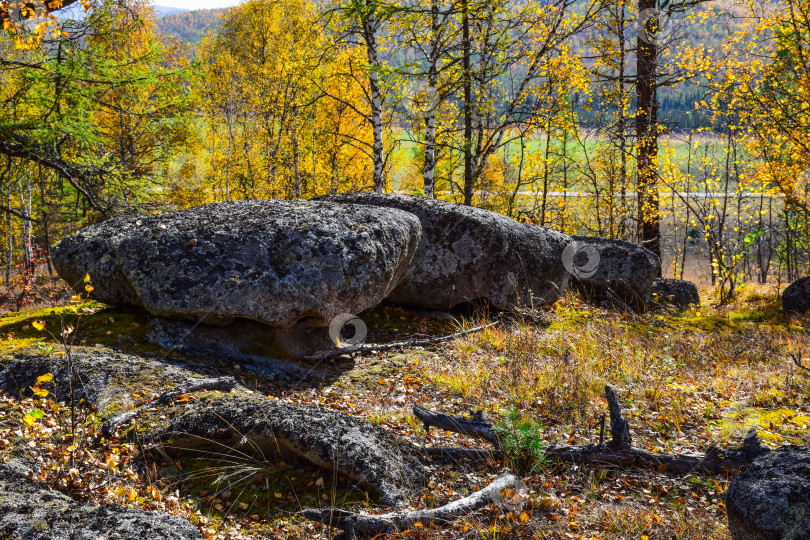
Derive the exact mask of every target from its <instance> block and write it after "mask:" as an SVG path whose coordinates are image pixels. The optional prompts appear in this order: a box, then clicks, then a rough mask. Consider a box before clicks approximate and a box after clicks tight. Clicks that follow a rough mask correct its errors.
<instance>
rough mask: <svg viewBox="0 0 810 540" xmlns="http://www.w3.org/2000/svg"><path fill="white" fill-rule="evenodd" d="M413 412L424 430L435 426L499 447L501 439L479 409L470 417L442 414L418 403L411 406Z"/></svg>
mask: <svg viewBox="0 0 810 540" xmlns="http://www.w3.org/2000/svg"><path fill="white" fill-rule="evenodd" d="M413 414H414V416H416V417H417V418H418V419H420V420H421V421H422V423H423V424H424V426H425V431H430V427H431V426H433V427H437V428H439V429H443V430H446V431H453V432H455V433H461V434H462V435H467V436H469V437H475V438H478V439H484V440H485V441H488V442H490V443H492V444H493V445H495V447H497V448H500V445H501V440H500V437H498V434H497V433H495V428H494V426H493V425H492V423H491V422H489V421H488V420H484V416H483V413H482V412H481V411H479V412H478V413H475V414H474V416H472V417H471V418H465V417H463V416H455V415H452V414H442V413H436V412H433V411H431V410H430V409H428V408H426V407H423V406H421V405H418V404H414V406H413Z"/></svg>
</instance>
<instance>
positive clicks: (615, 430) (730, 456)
mask: <svg viewBox="0 0 810 540" xmlns="http://www.w3.org/2000/svg"><path fill="white" fill-rule="evenodd" d="M605 397H606V398H607V401H608V410H609V413H610V431H611V435H612V439H611V440H610V441H609V442H608V443H607V444H590V445H549V446H546V447H545V448H543V453H544V455H545V456H547V457H549V458H553V459H557V460H559V461H563V462H574V463H599V464H604V465H616V466H619V467H651V468H655V469H658V470H662V471H665V472H670V473H676V474H684V473H692V472H702V473H709V474H718V473H723V472H733V471H739V470H741V469H743V468H745V467H747V466H748V465H749V464H750V463H751V462H752V461H753V460H754V459H756V458H757V457H759V456H761V455H763V454H765V453H767V452H769V451H770V449H769V448H767V447H764V446H762V444H761V442H760V440H759V436H758V435H757V431H756V428H751V430H750V431H749V432H748V434H747V435H746V437H745V440H744V441H743V444H742V446H741V447H740V448H736V449H731V450H726V451H723V450H720V449H718V448H716V447H714V446H710V447H709V448H708V449H707V450H706V452H705V453H701V452H682V453H677V454H668V453H658V452H651V451H649V450H644V449H642V448H638V447H636V446H633V445H632V439H631V437H630V426H629V424H628V422H627V420H626V419H625V418H624V416H623V415H622V411H621V406H620V404H619V400H618V397H617V396H616V393H615V392H614V391H613V389H612V388H610V387H609V386H605ZM413 409H414V411H413V412H414V415H415V416H416V417H417V418H419V419H420V420H422V422H423V423H424V424H425V426H426V427H429V426H435V427H438V428H441V429H445V430H448V431H453V432H456V433H461V434H462V435H467V436H471V437H476V438H479V439H483V440H486V441H488V442H490V443H492V444H493V445H494V446H495V447H496V449H498V450H500V449H501V443H500V437H499V435H498V434H497V431H496V430H495V427H494V426H493V424H492V423H491V422H490V421H488V420H485V419H484V418H483V417H481V416H480V415H479V416H476V417H475V418H473V419H470V418H465V417H463V416H454V415H449V414H440V413H435V412H432V411H430V410H428V409H426V408H425V407H422V406H421V405H414V408H413ZM442 452H444V453H445V454H449V453H450V452H449V451H448V449H442Z"/></svg>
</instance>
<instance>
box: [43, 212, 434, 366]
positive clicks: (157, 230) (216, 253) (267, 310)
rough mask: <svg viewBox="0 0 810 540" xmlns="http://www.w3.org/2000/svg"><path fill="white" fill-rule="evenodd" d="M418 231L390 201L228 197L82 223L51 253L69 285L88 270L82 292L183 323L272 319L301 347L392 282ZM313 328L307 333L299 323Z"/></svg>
mask: <svg viewBox="0 0 810 540" xmlns="http://www.w3.org/2000/svg"><path fill="white" fill-rule="evenodd" d="M420 232H421V226H420V224H419V220H418V219H417V218H416V217H415V216H413V215H412V214H409V213H407V212H402V211H398V210H389V211H387V212H380V211H379V210H378V209H374V208H370V207H368V206H360V205H341V204H334V203H327V202H314V201H280V200H259V201H256V200H254V201H235V202H225V203H216V204H208V205H204V206H199V207H196V208H191V209H188V210H180V211H176V212H170V213H167V214H161V215H148V216H137V217H121V218H115V219H111V220H109V221H106V222H104V223H100V224H97V225H91V226H89V227H86V228H84V229H82V230H80V231H79V232H77V233H75V234H73V235H71V236H68V237H66V238H64V239H63V240H62V241H61V242H60V243H59V244H58V245H57V246H56V248H55V250H54V254H53V263H54V266H55V267H56V269H57V271H58V272H59V274H60V275H61V276H62V277H63V278H64V279H65V280H66V281H67V282H68V284H70V285H71V286H72V287H73V288H74V289H75V290H76V291H77V292H84V290H85V283H84V282H83V278H84V277H85V275H87V274H89V275H90V277H91V282H92V292H91V293H90V296H91V298H94V299H96V300H99V301H101V302H104V303H107V304H112V305H124V306H126V305H128V306H137V307H140V308H143V309H145V310H147V311H148V312H150V313H152V314H154V315H158V316H160V317H165V318H170V319H178V320H188V321H193V322H195V323H196V322H200V321H201V322H203V323H205V324H212V325H228V324H230V323H231V322H233V321H234V320H235V319H247V320H249V321H255V322H258V323H261V324H263V325H270V326H272V327H275V328H282V329H285V330H289V334H290V335H293V336H295V341H296V343H300V342H301V341H302V340H303V341H307V342H309V343H306V344H304V345H305V347H304V348H305V349H307V350H295V351H293V353H292V355H293V356H298V355H303V356H305V355H306V354H307V353H308V352H310V353H311V352H314V351H317V350H322V349H323V348H324V347H328V345H329V340H328V330H326V329H327V328H328V325H329V324H330V322H331V321H332V320H333V319H334V318H336V317H337V316H339V315H341V314H345V313H348V314H356V313H359V312H361V311H363V310H365V309H368V308H371V307H373V306H375V305H377V304H378V303H379V302H380V301H381V300H382V299H383V298H385V297H386V296H387V295H388V294H389V293H390V292H391V291H392V290H393V288H394V287H395V285H396V284H397V283H398V282H399V280H400V278H401V277H402V275H403V274H404V272H405V270H406V269H407V267H408V263H409V262H410V260H411V257H412V256H413V254H414V252H415V250H416V246H417V245H418V243H419V238H420ZM302 328H303V329H304V330H302ZM313 328H314V329H318V331H317V332H316V334H317V335H314V334H313V335H308V334H307V332H306V331H305V330H306V329H313ZM276 337H277V336H276ZM282 341H283V340H282Z"/></svg>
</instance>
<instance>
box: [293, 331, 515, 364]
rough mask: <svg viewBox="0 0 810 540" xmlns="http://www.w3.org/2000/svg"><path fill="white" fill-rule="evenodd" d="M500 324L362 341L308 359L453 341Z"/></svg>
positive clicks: (316, 360) (321, 358)
mask: <svg viewBox="0 0 810 540" xmlns="http://www.w3.org/2000/svg"><path fill="white" fill-rule="evenodd" d="M498 324H500V323H499V322H497V321H496V322H493V323H489V324H484V325H482V326H476V327H475V328H470V329H469V330H463V331H461V332H456V333H455V334H449V335H446V336H438V337H434V338H430V339H418V340H414V341H398V342H396V343H361V344H359V345H351V346H349V347H341V348H339V349H333V350H331V351H323V352H320V353H317V354H314V355H312V356H308V357H307V360H309V361H310V362H320V361H321V360H328V359H329V358H335V357H336V356H343V355H345V354H355V353H359V352H373V351H377V352H379V351H391V350H395V349H404V348H406V347H424V346H425V345H433V344H435V343H442V342H444V341H451V340H454V339H457V338H460V337H464V336H467V335H470V334H474V333H475V332H480V331H481V330H485V329H487V328H491V327H493V326H497V325H498Z"/></svg>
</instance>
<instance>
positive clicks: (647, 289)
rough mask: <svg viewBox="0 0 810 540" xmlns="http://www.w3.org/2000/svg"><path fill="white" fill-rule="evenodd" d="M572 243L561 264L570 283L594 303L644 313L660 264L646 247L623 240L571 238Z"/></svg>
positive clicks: (586, 237)
mask: <svg viewBox="0 0 810 540" xmlns="http://www.w3.org/2000/svg"><path fill="white" fill-rule="evenodd" d="M572 238H573V239H574V241H575V242H576V245H575V246H574V247H571V248H569V250H568V251H567V252H566V254H565V258H564V264H565V266H566V267H567V268H568V269H569V270H570V271H571V273H572V274H573V279H572V283H573V284H574V286H575V287H576V288H577V289H579V290H580V291H581V292H582V293H583V294H585V296H587V297H588V298H590V299H593V300H595V301H597V302H603V303H607V304H612V305H619V306H629V307H631V308H633V309H637V310H644V309H645V308H646V306H647V302H648V300H649V298H650V293H651V292H652V285H653V281H654V280H655V278H657V277H658V276H660V275H661V261H660V260H659V259H658V257H657V256H656V255H655V253H653V252H652V251H650V250H649V249H647V248H644V247H642V246H639V245H638V244H632V243H630V242H625V241H623V240H612V239H609V238H600V237H597V236H573V237H572Z"/></svg>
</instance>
